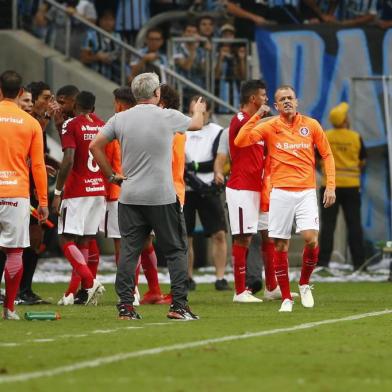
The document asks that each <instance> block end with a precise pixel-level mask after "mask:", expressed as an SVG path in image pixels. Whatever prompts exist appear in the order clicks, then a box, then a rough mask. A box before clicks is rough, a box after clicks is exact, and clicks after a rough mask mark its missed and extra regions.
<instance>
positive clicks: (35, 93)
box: [27, 81, 50, 102]
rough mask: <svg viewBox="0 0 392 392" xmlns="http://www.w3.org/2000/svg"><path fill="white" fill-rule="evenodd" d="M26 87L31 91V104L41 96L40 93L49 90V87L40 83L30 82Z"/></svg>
mask: <svg viewBox="0 0 392 392" xmlns="http://www.w3.org/2000/svg"><path fill="white" fill-rule="evenodd" d="M27 87H28V88H29V89H30V91H31V99H32V100H33V102H35V101H36V100H37V99H38V97H39V96H40V95H41V94H42V91H44V90H50V86H49V85H48V84H47V83H45V82H42V81H39V82H31V83H30V84H29V85H28V86H27Z"/></svg>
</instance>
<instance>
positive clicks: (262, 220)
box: [257, 212, 269, 231]
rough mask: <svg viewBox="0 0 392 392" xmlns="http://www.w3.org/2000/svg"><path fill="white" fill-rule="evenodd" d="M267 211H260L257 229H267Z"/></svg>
mask: <svg viewBox="0 0 392 392" xmlns="http://www.w3.org/2000/svg"><path fill="white" fill-rule="evenodd" d="M268 216H269V214H268V212H260V214H259V221H258V222H257V230H258V231H261V230H268Z"/></svg>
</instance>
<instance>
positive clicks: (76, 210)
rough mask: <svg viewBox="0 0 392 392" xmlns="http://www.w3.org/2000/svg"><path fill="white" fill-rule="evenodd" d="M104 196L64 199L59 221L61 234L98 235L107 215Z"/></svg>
mask: <svg viewBox="0 0 392 392" xmlns="http://www.w3.org/2000/svg"><path fill="white" fill-rule="evenodd" d="M105 204H106V201H105V197H104V196H86V197H74V198H70V199H64V200H63V201H62V203H61V208H60V217H59V221H58V233H59V234H74V235H78V236H84V235H96V234H97V232H98V229H99V224H100V222H101V220H102V217H103V216H104V214H105Z"/></svg>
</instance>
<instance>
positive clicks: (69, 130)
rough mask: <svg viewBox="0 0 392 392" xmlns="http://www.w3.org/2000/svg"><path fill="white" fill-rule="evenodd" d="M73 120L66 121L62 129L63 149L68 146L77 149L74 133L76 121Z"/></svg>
mask: <svg viewBox="0 0 392 392" xmlns="http://www.w3.org/2000/svg"><path fill="white" fill-rule="evenodd" d="M71 120H72V119H69V120H67V121H65V122H64V124H63V128H62V130H61V146H62V148H63V151H64V150H65V149H66V148H73V149H76V140H75V134H74V125H75V121H71Z"/></svg>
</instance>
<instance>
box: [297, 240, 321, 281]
mask: <svg viewBox="0 0 392 392" xmlns="http://www.w3.org/2000/svg"><path fill="white" fill-rule="evenodd" d="M319 251H320V248H319V247H318V246H316V247H315V248H310V247H308V246H305V247H304V252H303V254H302V269H301V277H300V278H299V284H300V285H301V286H302V285H303V284H309V279H310V275H312V272H313V270H314V268H315V267H316V265H317V262H318V256H319Z"/></svg>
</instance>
